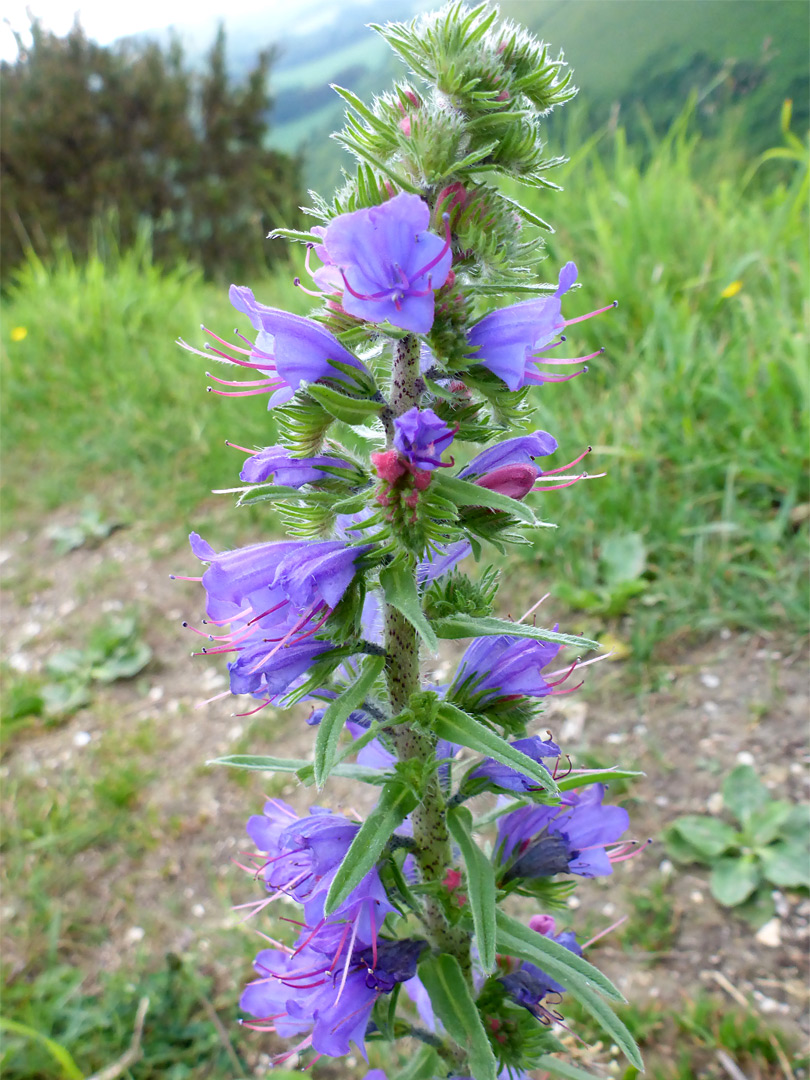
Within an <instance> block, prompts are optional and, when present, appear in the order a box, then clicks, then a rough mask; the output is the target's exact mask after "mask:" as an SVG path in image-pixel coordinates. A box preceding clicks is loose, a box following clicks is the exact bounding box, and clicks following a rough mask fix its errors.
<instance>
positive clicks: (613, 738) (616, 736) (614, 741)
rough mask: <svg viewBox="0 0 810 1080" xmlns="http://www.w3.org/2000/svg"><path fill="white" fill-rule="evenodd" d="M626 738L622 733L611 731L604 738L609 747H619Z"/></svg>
mask: <svg viewBox="0 0 810 1080" xmlns="http://www.w3.org/2000/svg"><path fill="white" fill-rule="evenodd" d="M626 738H627V736H626V735H625V734H624V732H623V731H611V732H610V734H609V735H606V736H605V742H607V743H610V745H611V746H619V745H620V744H621V743H623V742H624V740H625V739H626Z"/></svg>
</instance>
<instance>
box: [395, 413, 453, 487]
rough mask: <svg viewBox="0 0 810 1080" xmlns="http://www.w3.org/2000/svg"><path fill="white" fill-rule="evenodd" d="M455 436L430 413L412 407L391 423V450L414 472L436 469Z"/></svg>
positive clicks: (439, 418) (439, 419)
mask: <svg viewBox="0 0 810 1080" xmlns="http://www.w3.org/2000/svg"><path fill="white" fill-rule="evenodd" d="M454 435H455V430H454V429H453V428H451V427H450V426H449V425H448V424H446V423H445V422H444V420H442V419H441V417H439V416H437V415H436V413H435V412H434V411H433V409H419V408H417V407H416V405H414V407H413V408H412V409H408V411H407V412H406V413H403V414H402V416H398V417H397V418H396V419H395V420H394V446H395V447H396V449H397V450H399V452H400V454H402V455H403V457H405V458H406V459H407V460H408V462H409V463H410V464H411V465H413V467H414V468H416V469H425V470H427V471H431V470H432V469H437V468H438V467H439V465H440V463H441V456H442V454H443V453H444V451H445V450H446V449H447V447H448V446H449V445H450V443H452V441H453V436H454Z"/></svg>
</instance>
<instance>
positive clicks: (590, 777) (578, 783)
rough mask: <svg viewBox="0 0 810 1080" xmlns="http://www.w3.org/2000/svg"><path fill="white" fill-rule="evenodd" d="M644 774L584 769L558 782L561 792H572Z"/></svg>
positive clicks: (623, 770) (575, 771) (621, 770)
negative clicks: (590, 785) (589, 785)
mask: <svg viewBox="0 0 810 1080" xmlns="http://www.w3.org/2000/svg"><path fill="white" fill-rule="evenodd" d="M645 775H646V774H645V773H643V772H637V771H636V770H634V769H619V768H613V769H583V770H581V771H578V770H574V772H572V773H569V775H568V776H564V777H562V778H561V779H559V780H557V787H558V788H559V789H560V791H570V790H571V789H572V788H578V787H585V786H587V785H588V784H609V783H610V781H611V780H633V779H634V778H635V777H636V776H645Z"/></svg>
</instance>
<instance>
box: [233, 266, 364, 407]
mask: <svg viewBox="0 0 810 1080" xmlns="http://www.w3.org/2000/svg"><path fill="white" fill-rule="evenodd" d="M229 295H230V300H231V303H232V304H233V306H234V307H235V308H236V310H237V311H242V312H244V314H246V315H247V316H248V317H249V319H250V321H251V323H252V324H253V326H254V328H255V329H256V330H258V331H259V335H258V337H257V338H256V346H255V348H254V349H253V350H252V351H251V359H253V360H256V361H257V363H255V364H253V366H255V367H258V368H259V370H265V371H270V372H274V373H275V375H276V383H277V385H274V386H272V387H270V389H273V390H275V393H274V394H273V396H272V397H271V398H270V402H269V407H272V406H274V405H283V404H284V403H285V402H287V401H289V400H290V398H291V397H292V396H293V394H294V393H295V391H296V390H297V389H298V387H299V386H300V385H301V383H302V382H317V381H318V380H319V379H334V380H336V381H337V382H351V381H352V380H351V376H350V375H348V374H346V373H345V372H343V371H341V370H339V369H338V368H336V367H334V366H333V364H332V363H331V362H330V361H336V362H337V363H340V364H345V365H346V366H348V367H350V368H354V369H355V370H356V371H360V372H366V373H367V372H368V369H367V368H366V366H365V364H363V363H361V362H360V361H359V360H358V359H357V357H356V356H353V355H352V353H350V352H349V351H348V349H346V348H344V347H343V345H341V344H340V342H339V341H338V340H337V338H336V337H335V336H334V335H333V334H331V333H330V332H329V331H328V330H327V329H326V328H325V327H323V326H321V324H320V323H317V322H314V321H313V320H312V319H305V318H304V317H303V316H301V315H291V314H290V313H289V312H287V311H280V310H278V309H277V308H271V307H266V306H265V305H264V304H260V303H259V302H258V301H257V300H256V299H255V297H254V296H253V292H252V291H251V290H250V289H248V288H247V287H246V286H244V285H231V289H230V294H229ZM227 359H231V360H233V357H228V358H227ZM265 360H266V361H268V363H267V364H266V365H265V366H264V367H261V366H260V365H261V364H262V363H263V361H265Z"/></svg>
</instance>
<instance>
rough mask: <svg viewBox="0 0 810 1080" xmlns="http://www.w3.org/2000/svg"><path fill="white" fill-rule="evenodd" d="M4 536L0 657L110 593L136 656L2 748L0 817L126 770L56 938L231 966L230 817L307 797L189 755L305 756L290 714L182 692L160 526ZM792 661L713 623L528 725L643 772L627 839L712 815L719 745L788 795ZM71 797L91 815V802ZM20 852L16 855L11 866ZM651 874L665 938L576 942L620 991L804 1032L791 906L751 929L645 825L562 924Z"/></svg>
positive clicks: (803, 782) (57, 628)
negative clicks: (744, 1007) (109, 822)
mask: <svg viewBox="0 0 810 1080" xmlns="http://www.w3.org/2000/svg"><path fill="white" fill-rule="evenodd" d="M54 520H60V518H59V517H56V518H55V519H54ZM2 547H3V550H2V552H1V553H0V557H1V558H2V567H1V568H0V573H2V577H3V582H4V585H5V600H4V603H3V625H4V631H5V633H4V643H3V661H4V664H5V665H6V670H9V669H10V670H11V671H12V672H15V673H17V674H19V673H26V674H30V675H32V676H36V675H37V674H38V673H40V672H41V671H42V669H43V664H44V662H45V661H46V659H47V657H48V656H49V655H50V654H52V653H53V652H54V651H58V650H59V649H61V648H65V647H66V646H67V645H68V644H71V645H72V644H75V643H77V642H78V643H82V642H83V641H85V640H86V636H87V632H88V628H89V627H90V626H92V625H93V624H94V623H96V622H98V621H99V620H100V619H103V618H104V616H105V613H110V612H115V611H118V610H122V609H123V610H128V611H131V610H137V612H138V613H139V617H140V621H141V627H142V632H143V636H144V637H145V639H146V640H147V641H148V643H149V644H150V645H151V647H152V649H153V652H154V659H153V660H152V661H151V663H150V664H149V666H148V667H147V668H146V669H145V670H144V671H143V672H142V673H141V674H140V675H138V676H137V677H135V678H134V679H131V680H128V681H121V682H117V683H115V684H113V685H111V686H108V687H104V688H100V689H98V690H97V691H94V694H93V700H92V703H91V704H90V706H89V707H87V708H84V709H82V710H80V711H79V712H78V713H76V715H74V716H73V717H72V718H71V719H69V720H68V721H66V722H64V723H62V724H60V725H56V726H47V725H46V724H45V723H44V722H38V723H37V724H35V725H33V726H32V727H30V728H28V729H27V730H25V731H23V732H22V733H21V734H19V735H18V736H16V737H15V738H14V739H13V741H12V742H11V743H10V745H8V746H7V747H6V753H5V757H4V761H3V765H2V777H3V785H4V788H5V789H6V792H7V793H9V792H11V793H12V795H13V798H12V803H11V804H9V803H8V801H7V802H6V808H5V809H6V814H7V815H8V817H7V821H8V822H12V823H16V824H17V825H19V824H20V823H21V822H22V824H25V815H26V814H27V813H29V812H34V811H29V809H28V808H27V804H26V802H25V800H24V798H23V795H21V794H20V793H21V792H22V793H25V792H31V791H34V792H39V794H40V795H42V796H43V797H46V796H49V797H50V799H51V803H47V799H46V804H47V805H57V804H60V802H64V800H65V799H69V798H70V797H71V793H72V792H76V791H79V790H80V789H81V787H82V784H84V783H86V782H91V781H94V780H96V779H97V778H98V776H99V775H102V774H103V773H104V772H105V770H106V772H108V773H109V772H110V771H112V772H113V773H114V771H115V770H116V769H119V768H121V767H122V766H123V765H124V764H128V765H129V766H130V767H133V766H135V767H137V769H138V770H139V775H141V776H142V780H143V787H142V791H141V792H139V794H138V797H137V799H136V801H135V803H134V805H133V807H132V810H131V813H132V814H133V815H137V816H138V818H139V822H140V825H141V831H140V833H139V834H138V835H142V836H143V837H145V842H144V843H143V844H141V845H140V847H139V848H138V849H137V850H135V849H133V847H132V845H130V846H129V847H127V846H126V845H125V844H122V845H121V846H120V847H119V848H118V850H116V851H114V852H113V853H112V855H111V852H110V850H109V849H108V848H107V849H104V848H99V847H96V846H93V845H90V846H87V847H85V848H83V849H81V850H79V851H78V852H77V853H76V854H75V855H72V856H70V857H69V862H70V864H71V866H70V869H71V874H70V875H68V876H67V877H66V881H67V887H66V890H65V892H64V893H63V894H62V895H61V896H60V899H59V902H60V904H61V906H62V909H63V911H62V928H63V929H62V933H63V935H64V942H63V945H64V951H65V953H66V954H67V955H68V956H70V957H72V962H75V963H76V964H78V965H80V966H82V968H83V969H85V970H86V971H87V972H88V979H89V980H90V982H92V978H93V973H94V972H99V971H101V970H102V969H105V970H110V969H111V968H114V967H116V966H118V965H126V964H130V963H133V962H135V961H136V960H139V961H140V962H143V960H144V957H147V956H150V955H152V956H158V955H161V956H162V955H163V954H164V953H165V952H166V951H167V950H172V951H176V952H179V953H183V952H184V951H185V950H188V949H189V948H192V947H193V948H194V949H195V950H196V951H197V953H198V954H201V955H202V956H203V958H204V957H205V954H206V953H207V954H208V955H209V957H210V959H211V963H212V965H213V966H214V967H215V968H216V967H219V966H220V965H221V964H222V958H223V957H224V956H227V955H228V953H229V951H230V952H232V953H234V955H236V954H238V956H239V964H240V965H241V963H242V960H241V957H242V954H243V953H244V952H245V949H244V947H243V945H241V944H240V945H239V947H238V948H233V947H232V943H233V942H234V940H235V938H234V935H235V934H237V933H241V934H243V935H244V934H245V933H246V932H249V931H245V930H242V931H241V932H240V931H236V930H235V929H234V927H235V926H236V923H237V921H238V917H237V916H236V915H235V914H234V913H232V912H231V911H230V910H229V906H230V904H232V903H236V902H239V901H246V900H249V899H253V898H255V897H256V895H257V892H256V890H255V887H254V886H252V885H251V883H250V882H249V881H247V880H246V879H245V878H244V877H243V876H242V875H241V874H240V872H239V871H238V870H237V869H236V868H235V867H234V866H233V859H234V858H235V857H237V853H238V851H239V850H240V849H241V848H243V847H244V846H246V841H245V840H244V839H243V837H244V831H243V830H244V822H245V820H246V818H247V817H248V815H249V814H251V813H254V812H257V811H258V810H259V808H260V806H261V801H262V798H263V795H264V794H266V793H272V794H273V795H281V796H282V797H283V798H285V799H287V800H288V801H290V802H291V803H292V804H293V805H295V806H296V807H297V808H299V809H300V810H304V809H305V808H306V807H307V806H308V805H309V804H310V803H311V802H312V801H313V792H312V791H311V790H309V789H306V788H303V787H301V786H299V785H297V783H296V782H295V781H294V780H293V781H290V780H288V779H286V778H284V777H282V778H278V777H275V778H272V779H271V778H270V777H269V776H267V775H264V774H250V775H246V774H244V773H242V774H237V773H235V772H234V771H231V770H226V769H223V768H216V767H215V768H206V767H205V766H204V764H203V763H204V761H205V760H206V759H208V758H212V757H215V756H218V755H221V754H225V753H237V752H251V753H273V754H278V755H282V756H290V757H299V756H307V751H308V748H309V746H310V745H311V739H312V733H311V729H309V728H307V727H306V725H305V724H304V722H303V717H304V716H305V715H306V711H307V710H306V709H305V708H304V707H301V708H300V709H299V710H297V711H296V712H295V713H294V714H292V715H289V714H288V715H284V716H282V715H280V714H275V715H268V713H267V712H263V713H259V714H258V715H257V716H255V717H243V718H239V717H234V716H232V715H231V714H232V712H233V711H234V710H233V703H232V700H231V701H229V700H228V699H227V698H224V699H222V700H215V701H213V702H212V703H211V704H208V705H203V706H202V707H200V705H199V703H200V701H201V700H204V699H206V698H210V697H212V696H214V695H216V694H219V693H221V692H222V691H223V690H224V688H225V686H226V681H225V676H224V674H223V672H224V662H223V661H222V660H217V659H214V658H209V657H197V658H196V659H193V660H192V659H190V657H189V653H190V652H191V651H192V649H194V648H195V642H194V640H193V636H192V634H191V633H190V632H189V631H183V630H182V629H181V625H180V624H181V621H182V620H183V619H186V618H188V619H189V620H190V621H192V622H193V621H194V620H195V619H199V617H200V616H201V614H202V593H201V590H200V587H199V586H198V585H194V584H189V583H183V582H176V581H174V582H173V581H170V580H169V578H168V575H169V573H171V572H177V573H189V574H194V573H196V572H197V571H196V570H195V569H194V568H192V567H193V563H194V560H193V559H192V558H191V557H190V555H188V554H187V549H180V548H178V547H177V544H176V537H174V536H173V537H171V538H169V537H157V538H156V537H155V536H154V535H151V534H147V533H146V531H145V530H141V529H139V528H138V527H134V528H130V529H127V530H122V531H118V532H116V533H114V534H113V535H111V536H110V537H109V538H108V539H107V540H105V541H104V542H102V543H101V544H100V545H99V546H98V547H96V548H82V549H79V550H76V551H73V552H71V553H69V554H67V555H64V556H62V557H59V558H57V557H56V556H55V555H54V554H53V548H52V545H51V543H50V541H49V540H48V539H47V538H46V536H45V531H44V529H38V530H37V531H36V533H28V534H26V533H16V534H13V535H10V536H8V537H7V538H6V541H5V542H4V544H3V546H2ZM198 640H199V639H198ZM807 671H808V667H807V657H806V654H805V653H804V652H803V651H802V650H801V648H800V647H799V646H798V645H797V644H796V642H795V641H788V640H787V639H784V640H779V639H777V638H772V637H768V638H766V637H762V636H757V635H742V636H740V635H732V634H731V633H723V634H721V635H720V637H718V638H717V639H715V640H712V641H709V642H706V643H704V644H701V645H700V646H697V647H690V648H688V649H685V650H683V651H682V652H680V653H679V654H678V655H676V656H673V657H672V658H671V661H670V662H668V663H666V664H663V665H661V666H660V668H658V669H657V670H656V671H654V672H653V673H652V674H651V676H650V679H649V681H650V682H651V684H652V689H645V690H640V689H639V684H638V679H637V678H634V679H632V680H631V679H630V677H629V676H628V671H627V666H626V665H625V664H622V663H607V664H600V665H597V666H596V667H595V668H592V669H591V672H590V675H589V678H588V681H587V685H586V687H585V688H584V690H583V692H582V693H581V694H577V695H573V696H571V697H566V698H558V699H556V703H553V704H552V705H551V706H550V708H549V709H548V711H547V713H546V715H545V718H544V721H545V722H544V726H547V727H549V728H550V729H551V730H552V731H553V733H554V736H555V738H556V739H557V740H558V741H559V742H561V743H562V744H563V745H564V747H565V748H566V749H567V750H569V751H571V752H572V753H573V755H574V758H575V760H577V759H580V760H581V759H582V755H583V754H590V755H595V756H597V757H598V759H599V763H600V764H614V763H620V764H622V765H624V766H634V767H638V768H640V769H643V770H644V772H645V773H646V777H645V778H643V779H641V780H639V781H638V782H635V783H634V784H633V785H632V786H631V787H630V788H629V789H628V790H627V791H626V792H624V793H623V794H622V795H621V798H622V801H623V802H624V803H625V805H627V806H628V809H629V810H630V812H631V821H632V827H633V832H634V834H635V836H636V837H639V838H642V839H643V838H645V837H647V836H649V837H652V838H653V839H654V840H655V839H656V838H657V837H660V836H661V834H662V830H663V829H664V827H665V826H666V825H667V824H668V823H669V822H670V821H672V820H673V819H674V818H675V817H677V816H679V815H680V814H683V813H703V812H707V811H708V812H714V813H717V812H719V807H718V805H717V802H718V800H717V795H716V793H717V792H718V790H719V788H720V783H721V780H722V777H723V776H724V775H725V773H726V772H728V771H729V769H730V768H732V767H733V766H734V765H735V764H736V763H738V762H744V761H748V762H750V763H752V764H754V765H755V766H756V767H757V769H758V770H759V772H760V775H761V776H762V777H763V779H764V781H765V783H766V784H767V785H768V787H769V788H770V789H771V790H772V791H773V793H774V795H775V796H776V797H779V798H788V799H791V800H793V801H804V800H806V799H807V797H808V782H809V781H810V776H809V775H808V770H807V757H806V742H807V733H808V716H810V711H809V707H808V685H807ZM248 707H249V706H248ZM15 785H16V786H15ZM19 785H22V786H19ZM370 795H371V789H368V790H365V789H363V790H359V791H358V788H357V786H352V785H348V784H345V783H344V784H341V783H340V782H336V783H334V784H330V787H329V788H328V789H327V792H326V793H325V796H324V802H325V803H326V804H327V805H330V806H331V807H333V808H341V807H342V808H344V809H347V810H348V809H350V808H352V807H355V806H357V807H359V809H361V810H362V809H363V803H364V802H365V801H367V799H368V798H369V796H370ZM32 805H33V804H32ZM80 805H82V806H84V807H85V810H86V812H87V813H88V814H91V815H92V813H93V812H94V810H93V804H92V803H88V804H84V803H81V804H80ZM35 812H37V813H39V812H40V811H39V810H37V811H35ZM51 854H52V855H53V854H54V853H53V852H51ZM38 857H39V855H38V853H37V852H36V851H35V850H32V852H31V854H30V865H31V866H33V865H34V864H35V862H36V860H37V858H38ZM67 858H68V856H66V859H67ZM654 890H658V895H659V897H661V898H663V901H667V902H670V903H671V905H672V918H671V926H670V932H669V935H668V940H667V944H666V948H664V949H660V948H659V949H654V950H653V951H652V952H650V951H649V943H647V945H646V947H644V946H639V945H638V944H633V942H634V941H635V942H638V940H639V935H638V934H635V935H630V936H629V938H625V936H624V931H618V932H616V933H615V934H613V935H608V937H607V938H606V939H605V940H604V941H603V942H602V943H600V946H599V949H598V955H597V956H596V958H595V959H596V962H597V963H598V964H599V965H600V966H602V967H604V968H605V969H606V970H607V971H608V973H609V974H610V975H611V976H612V977H613V978H614V979H616V980H617V982H618V984H619V985H620V987H621V988H622V989H623V991H624V993H625V994H626V996H627V997H628V998H629V999H630V1000H631V1001H634V1002H637V1003H638V1004H639V1005H643V1004H645V1003H646V1002H649V1001H655V1000H658V1001H666V1002H672V1003H673V1004H677V1003H678V1002H679V1001H683V1000H684V999H689V998H693V997H694V996H695V995H696V994H697V993H698V992H699V991H700V990H702V989H703V990H705V989H713V990H714V991H716V992H718V993H720V994H721V995H725V996H726V998H727V1001H728V1003H731V1000H732V998H735V996H736V998H737V999H738V1000H741V999H742V998H747V999H748V1000H749V1001H750V1002H751V1003H752V1004H753V1007H754V1008H755V1009H757V1010H759V1011H760V1012H761V1013H762V1014H764V1015H766V1016H768V1018H769V1019H771V1020H775V1021H778V1022H779V1023H781V1024H783V1025H784V1026H786V1027H788V1028H789V1029H792V1030H793V1031H794V1032H799V1031H800V1030H801V1029H802V1028H803V1029H804V1030H805V1032H806V1031H807V1030H810V1028H809V1027H808V1019H807V1015H808V1014H807V1006H808V994H807V957H808V944H810V901H808V900H807V899H806V898H803V897H801V896H800V895H798V894H794V893H790V892H785V893H778V894H776V896H775V897H774V899H775V903H776V914H775V917H774V919H773V920H771V922H770V923H769V929H768V930H767V932H765V933H760V934H759V935H757V934H756V933H755V931H754V930H753V929H752V928H751V926H750V925H749V924H747V923H746V922H744V921H743V920H742V919H740V918H738V917H736V916H735V915H734V914H733V913H731V912H729V911H728V910H726V909H723V908H720V907H719V906H718V905H717V904H715V902H714V901H713V900H712V898H711V895H710V893H709V889H708V882H707V874H706V872H705V869H703V868H700V867H690V868H687V869H685V870H684V869H680V868H677V867H676V868H673V867H672V864H671V863H670V862H669V860H668V859H667V856H666V852H665V850H664V847H663V844H662V843H660V842H657V843H655V844H653V845H652V846H651V847H650V848H648V849H647V851H646V852H645V853H644V854H642V855H641V856H640V857H639V858H636V859H632V860H630V861H629V862H627V863H624V864H622V865H620V866H617V868H616V872H615V874H614V876H613V878H611V879H608V880H603V881H601V882H586V883H585V884H584V887H583V888H581V889H580V890H578V900H579V905H578V909H577V910H572V911H571V922H572V925H574V926H576V924H577V922H579V921H581V920H585V921H587V924H588V926H589V927H592V928H593V930H592V932H596V931H597V930H598V929H599V928H601V927H604V926H607V925H609V924H610V923H612V922H613V921H615V919H616V918H617V917H619V916H620V915H621V914H629V915H630V916H631V919H632V918H638V917H639V916H638V914H637V913H636V914H635V915H634V911H635V909H634V906H633V901H634V898H637V897H638V896H640V895H642V894H643V893H645V892H647V893H650V892H651V891H654ZM23 895H24V887H23V885H22V883H20V882H16V883H15V882H14V881H7V882H6V883H5V890H4V900H3V905H4V906H3V914H4V924H5V935H4V936H5V948H4V958H5V960H6V963H7V965H8V966H9V967H10V969H11V971H12V974H13V972H14V971H17V972H21V971H24V970H25V967H26V964H27V962H28V961H27V956H26V949H27V948H28V947H29V946H30V941H29V936H28V935H27V934H26V933H25V932H21V926H22V925H23V924H24V922H25V919H26V911H25V903H24V900H23V899H22V896H23ZM88 910H91V911H92V919H93V920H94V922H96V923H97V924H100V925H101V926H102V927H103V934H102V935H101V936H100V937H99V935H96V936H95V937H94V938H93V940H92V943H90V944H88V943H87V942H86V941H81V940H76V941H73V940H72V939H71V937H70V933H71V931H70V927H71V926H72V925H73V923H74V922H75V921H76V920H77V919H79V917H80V915H81V914H82V913H84V914H85V915H86V913H87V912H88ZM248 975H249V972H248V970H247V968H245V967H242V968H241V969H240V970H235V969H234V966H231V967H230V969H229V970H228V969H227V968H223V977H225V978H227V979H230V980H231V982H232V985H233V988H234V993H236V992H237V988H238V987H240V986H241V984H242V983H243V982H244V981H245V980H246V978H247V977H248Z"/></svg>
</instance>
